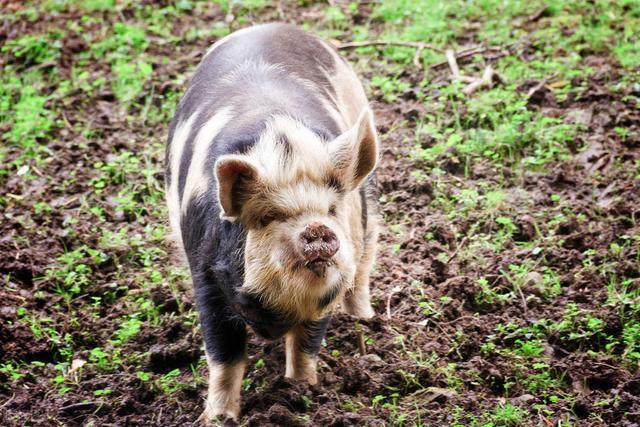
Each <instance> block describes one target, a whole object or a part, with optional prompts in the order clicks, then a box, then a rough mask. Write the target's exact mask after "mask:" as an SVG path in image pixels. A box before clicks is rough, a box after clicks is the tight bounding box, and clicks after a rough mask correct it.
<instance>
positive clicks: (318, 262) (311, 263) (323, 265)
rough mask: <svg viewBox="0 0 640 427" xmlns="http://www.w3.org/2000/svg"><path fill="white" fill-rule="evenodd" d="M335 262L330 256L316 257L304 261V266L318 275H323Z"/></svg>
mask: <svg viewBox="0 0 640 427" xmlns="http://www.w3.org/2000/svg"><path fill="white" fill-rule="evenodd" d="M333 264H335V262H334V261H333V260H332V259H330V258H323V257H320V256H319V257H316V258H313V259H311V260H308V261H306V262H305V263H304V266H305V267H306V268H307V269H309V270H310V271H311V272H313V273H314V274H315V275H316V276H318V277H322V276H324V274H325V272H326V271H327V269H328V268H329V267H330V266H332V265H333Z"/></svg>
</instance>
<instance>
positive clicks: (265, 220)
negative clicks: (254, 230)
mask: <svg viewBox="0 0 640 427" xmlns="http://www.w3.org/2000/svg"><path fill="white" fill-rule="evenodd" d="M285 219H286V218H285V216H284V215H283V214H281V213H279V212H267V213H265V214H264V215H262V216H261V217H260V224H261V225H262V226H263V227H266V226H267V225H269V224H271V223H272V222H274V221H284V220H285Z"/></svg>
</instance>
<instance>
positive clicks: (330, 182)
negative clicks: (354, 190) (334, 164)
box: [324, 174, 344, 194]
mask: <svg viewBox="0 0 640 427" xmlns="http://www.w3.org/2000/svg"><path fill="white" fill-rule="evenodd" d="M324 183H325V185H326V186H327V187H329V188H331V189H333V190H334V191H335V192H336V193H338V194H343V193H344V186H343V185H342V182H340V180H339V179H338V177H336V176H335V175H334V174H329V175H327V176H326V177H325V178H324Z"/></svg>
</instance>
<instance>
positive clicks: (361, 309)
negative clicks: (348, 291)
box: [344, 302, 376, 319]
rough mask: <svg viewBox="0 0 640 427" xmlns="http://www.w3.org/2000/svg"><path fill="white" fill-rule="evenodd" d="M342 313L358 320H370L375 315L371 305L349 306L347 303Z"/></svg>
mask: <svg viewBox="0 0 640 427" xmlns="http://www.w3.org/2000/svg"><path fill="white" fill-rule="evenodd" d="M344 311H345V313H347V314H350V315H352V316H354V317H357V318H358V319H371V318H372V317H373V316H375V314H376V312H375V311H373V307H371V303H366V304H349V303H348V302H347V303H346V304H345V305H344Z"/></svg>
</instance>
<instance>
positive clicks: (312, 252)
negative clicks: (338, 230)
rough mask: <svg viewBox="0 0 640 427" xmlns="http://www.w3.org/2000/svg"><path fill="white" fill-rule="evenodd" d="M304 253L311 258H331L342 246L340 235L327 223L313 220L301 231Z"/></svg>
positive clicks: (310, 259)
mask: <svg viewBox="0 0 640 427" xmlns="http://www.w3.org/2000/svg"><path fill="white" fill-rule="evenodd" d="M300 241H301V243H302V253H303V255H304V257H305V258H306V259H307V260H309V261H313V260H317V259H325V260H327V259H329V258H331V257H333V256H334V255H335V254H336V252H337V251H338V249H339V247H340V243H339V242H338V237H337V236H336V234H335V233H334V232H333V231H332V230H331V229H330V228H329V227H327V226H326V225H324V224H321V223H317V222H313V223H310V224H309V225H307V227H306V228H305V230H304V231H303V232H302V233H300Z"/></svg>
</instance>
